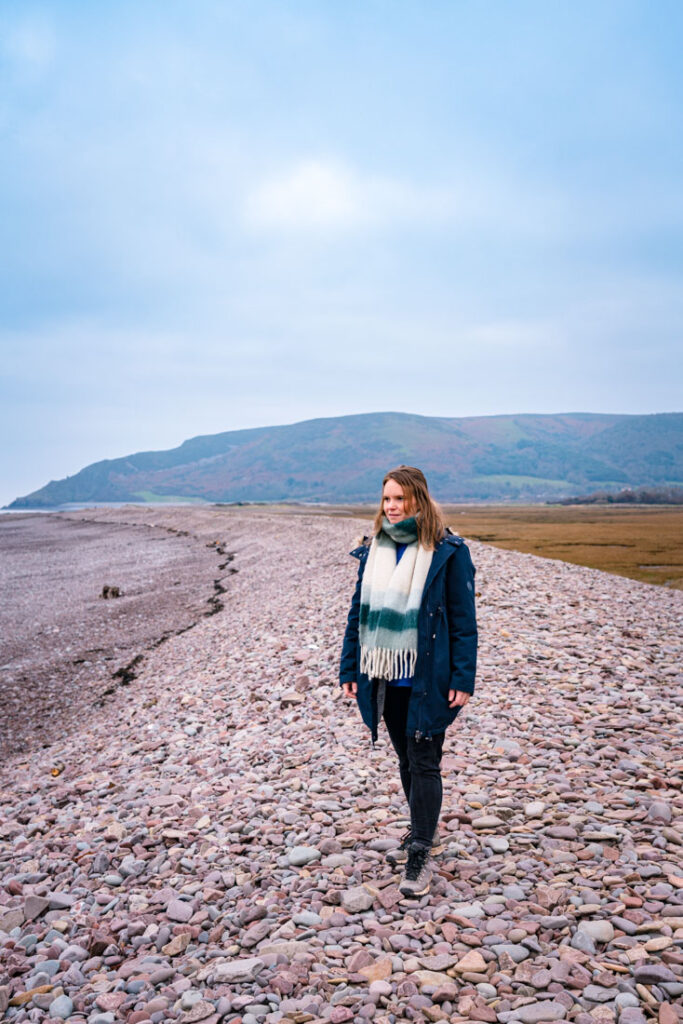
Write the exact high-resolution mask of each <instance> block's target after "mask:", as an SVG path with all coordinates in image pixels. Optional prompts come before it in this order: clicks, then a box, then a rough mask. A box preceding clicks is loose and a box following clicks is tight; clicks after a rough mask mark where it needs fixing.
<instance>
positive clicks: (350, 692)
mask: <svg viewBox="0 0 683 1024" xmlns="http://www.w3.org/2000/svg"><path fill="white" fill-rule="evenodd" d="M342 690H343V691H344V696H345V697H355V696H356V694H357V693H358V683H342Z"/></svg>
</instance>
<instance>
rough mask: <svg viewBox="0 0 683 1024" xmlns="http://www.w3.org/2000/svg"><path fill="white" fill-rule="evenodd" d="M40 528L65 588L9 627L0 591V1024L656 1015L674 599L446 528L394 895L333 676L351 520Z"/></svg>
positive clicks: (393, 816) (662, 981)
mask: <svg viewBox="0 0 683 1024" xmlns="http://www.w3.org/2000/svg"><path fill="white" fill-rule="evenodd" d="M22 518H23V517H22ZM26 518H29V517H26ZM40 518H41V519H42V520H43V526H40V527H39V526H37V525H35V524H34V525H32V526H31V527H30V529H31V530H33V531H34V533H35V532H36V531H37V533H40V531H41V530H42V531H47V532H44V537H45V538H47V541H49V543H48V542H47V541H46V543H45V545H44V548H43V555H42V558H43V562H42V570H41V571H42V572H43V574H44V579H45V580H47V581H52V580H53V579H54V578H55V574H56V573H58V572H62V573H64V574H65V576H64V578H65V579H66V581H67V583H68V584H69V585H70V586H71V590H70V593H71V598H70V600H72V602H73V603H72V607H71V609H70V610H69V609H68V608H64V607H63V606H62V603H60V597H59V588H57V589H55V588H54V586H52V583H51V584H50V588H48V589H49V595H48V596H46V597H45V604H44V605H43V606H41V611H40V613H38V612H36V613H35V614H34V611H33V610H32V605H31V601H32V600H34V598H33V597H32V595H35V594H36V593H37V590H36V585H35V580H36V578H39V573H38V569H37V567H36V566H37V563H32V564H33V565H34V569H33V570H32V571H33V573H34V576H33V580H34V582H33V584H31V585H30V586H29V584H28V583H25V582H24V583H21V584H20V583H17V584H16V586H17V588H18V589H17V590H16V593H15V600H12V596H11V595H12V591H10V592H9V593H10V599H9V601H5V602H3V605H4V611H3V616H4V619H3V634H4V641H5V643H6V644H10V643H12V644H14V646H12V647H10V646H8V647H7V649H6V650H5V652H4V654H3V659H2V660H3V672H2V683H1V684H0V685H1V686H2V690H0V696H1V697H2V699H3V701H4V707H5V709H6V714H5V716H4V724H3V729H2V733H1V734H0V741H1V742H2V744H3V749H4V758H3V763H2V769H1V772H2V775H1V780H0V781H1V786H0V1015H4V1019H6V1020H8V1021H17V1022H19V1021H50V1022H56V1021H60V1020H70V1021H71V1020H72V1021H77V1022H81V1021H82V1022H86V1021H87V1022H88V1024H115V1022H118V1021H127V1022H130V1024H148V1022H151V1024H162V1022H164V1021H167V1020H174V1021H180V1022H187V1024H191V1022H205V1024H218V1022H219V1021H225V1022H235V1024H262V1022H266V1024H279V1022H282V1024H307V1022H312V1024H322V1022H332V1024H342V1022H346V1021H351V1022H354V1024H362V1022H367V1021H374V1022H377V1024H393V1022H395V1021H402V1020H412V1021H441V1020H443V1021H451V1022H464V1021H469V1020H475V1021H489V1022H492V1024H493V1022H501V1024H507V1022H508V1021H521V1022H524V1024H536V1022H543V1021H563V1020H566V1021H574V1022H576V1024H611V1022H618V1024H647V1022H649V1021H656V1022H657V1024H677V1022H679V1021H681V1020H683V793H682V787H681V782H682V781H683V686H681V683H682V682H683V657H682V653H683V651H682V649H683V639H682V638H683V628H682V627H683V614H682V613H683V593H682V592H681V591H676V590H672V589H667V588H664V587H656V586H652V585H648V584H643V583H639V582H636V581H632V580H629V579H626V578H623V577H618V576H613V575H610V574H607V573H604V572H600V571H598V570H593V569H588V568H585V567H582V566H576V565H569V564H567V563H564V562H560V561H555V560H551V559H544V558H540V557H537V556H534V555H527V554H521V553H517V552H513V551H504V550H500V549H497V548H494V547H492V546H489V545H486V544H481V543H477V542H469V541H468V543H469V547H470V551H471V554H472V558H473V561H474V564H475V566H476V569H477V574H476V589H477V613H478V622H479V630H480V648H479V669H478V674H477V687H476V693H475V695H474V697H473V698H472V699H471V700H470V702H469V704H468V705H467V706H466V708H465V709H464V710H463V711H462V712H461V713H460V714H459V716H458V718H457V720H456V723H455V724H454V726H453V727H452V728H451V729H450V730H449V731H448V733H447V737H446V743H445V746H444V760H443V766H442V768H443V777H444V803H443V811H442V817H441V825H440V829H441V833H442V837H443V839H444V842H445V850H444V852H443V853H441V854H440V855H438V856H437V857H436V858H435V859H434V864H433V866H434V880H433V884H432V888H431V891H430V893H429V894H428V895H426V896H424V897H422V898H421V899H418V900H406V899H404V898H403V897H402V896H401V894H400V893H399V890H398V884H397V883H398V880H399V876H398V875H397V874H396V873H395V872H393V870H392V869H391V868H390V866H389V865H388V864H387V863H386V861H385V853H386V851H387V850H388V849H390V848H392V847H395V846H397V845H398V843H399V841H400V838H401V836H402V834H403V832H404V830H405V827H406V824H407V818H406V814H407V807H406V805H405V801H404V798H403V794H402V791H401V789H400V785H399V781H398V772H397V769H396V766H395V763H394V754H393V751H392V749H391V748H390V744H389V741H388V737H387V735H386V732H384V731H381V732H380V742H379V743H378V745H377V746H376V747H375V748H374V750H373V749H372V748H371V745H370V740H369V734H368V732H367V730H366V729H365V727H364V726H363V725H362V723H361V721H360V717H359V715H358V713H357V710H356V708H355V707H354V706H353V703H352V702H349V701H347V700H345V699H344V698H343V697H342V695H341V693H340V690H339V687H338V685H337V667H338V659H339V652H340V647H341V640H342V635H343V631H344V625H345V622H346V614H347V609H348V604H349V601H350V598H351V593H352V590H353V586H354V582H355V578H356V570H357V562H356V561H355V560H354V559H352V558H350V557H349V556H348V552H349V551H350V549H351V548H352V547H353V546H354V543H355V541H356V538H357V537H358V536H359V535H360V534H362V533H364V532H367V531H368V529H369V523H368V522H365V521H363V520H354V519H349V518H335V517H333V516H327V515H321V514H318V513H307V512H306V511H301V512H291V513H282V514H278V513H275V512H272V511H267V510H265V509H264V510H262V509H258V508H250V509H244V510H241V509H239V508H219V507H215V508H214V507H195V508H163V509H160V508H144V507H132V506H131V507H127V508H117V509H103V508H101V509H92V510H82V511H73V512H66V513H64V512H63V513H59V516H58V520H59V521H57V517H52V516H42V517H40ZM16 529H19V525H18V524H17V526H16ZM26 529H29V527H28V526H27V527H26ZM50 531H51V532H50ZM115 538H118V540H115ZM161 538H165V539H164V540H163V542H162V540H161ZM17 543H18V542H17ZM22 543H24V548H23V551H24V555H23V557H24V559H25V564H28V562H26V559H28V558H29V554H28V553H27V552H29V551H30V549H32V544H29V543H27V542H26V537H25V538H24V541H23V542H22ZM65 545H67V546H68V545H70V546H68V550H69V558H68V559H67V558H66V556H65V555H64V554H63V552H64V551H65V550H66V547H65ZM103 545H114V547H112V548H111V549H110V551H109V554H108V555H107V556H106V558H103V556H102V546H103ZM155 545H156V547H155ZM33 546H35V545H33ZM162 552H163V553H162ZM93 566H94V567H95V571H91V570H92V568H93ZM124 569H125V572H124ZM105 570H106V571H107V574H106V578H105ZM115 570H117V571H116V572H115ZM118 570H120V571H118ZM4 571H5V572H11V573H13V574H14V576H13V577H12V578H15V577H16V579H17V580H20V579H21V580H25V579H26V578H27V574H26V573H23V574H22V572H21V565H20V559H19V555H18V554H17V556H16V558H15V560H14V562H13V563H12V567H11V568H10V569H7V568H5V570H4ZM36 574H38V575H36ZM126 574H127V575H126ZM28 575H29V576H30V573H29V574H28ZM110 577H111V578H110ZM119 578H120V579H121V580H125V581H126V582H125V584H124V585H123V586H122V590H123V594H122V596H120V597H118V598H115V599H111V600H105V599H103V598H101V597H100V596H99V591H100V590H101V587H102V585H103V584H104V583H112V584H117V583H118V581H119ZM67 589H68V588H67ZM5 591H6V594H7V588H5ZM10 607H11V609H12V610H11V611H8V608H10ZM12 616H13V619H11V617H12ZM11 621H13V622H14V628H13V629H11V630H10V632H11V638H10V640H8V634H7V629H8V628H9V626H11ZM50 623H51V624H52V626H51V628H52V635H51V636H52V642H51V636H50V633H49V632H47V628H48V625H49V624H50ZM8 624H9V625H8ZM55 627H57V628H58V633H55V632H54V629H55ZM22 631H23V632H22ZM57 636H58V637H59V643H58V644H55V641H54V638H55V637H57ZM36 638H40V639H39V640H38V641H37V646H36V644H35V643H34V640H36ZM67 648H68V650H67ZM87 650H89V651H91V652H94V653H91V655H90V656H87V655H84V653H83V652H84V651H87ZM81 659H82V660H81ZM84 661H87V662H89V664H85V665H84ZM75 662H77V664H73V663H75ZM122 668H123V669H127V671H124V672H121V673H119V674H118V675H115V673H116V672H117V671H118V670H119V669H122ZM32 693H33V694H35V696H34V698H33V701H32V700H31V694H32ZM9 712H11V714H10V713H9Z"/></svg>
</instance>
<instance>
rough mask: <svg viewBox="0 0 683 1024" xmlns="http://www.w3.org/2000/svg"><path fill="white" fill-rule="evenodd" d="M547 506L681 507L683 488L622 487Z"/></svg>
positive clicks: (561, 500) (558, 501)
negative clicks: (617, 489)
mask: <svg viewBox="0 0 683 1024" xmlns="http://www.w3.org/2000/svg"><path fill="white" fill-rule="evenodd" d="M546 504H547V505H683V487H676V486H675V485H671V486H669V487H623V488H622V489H621V490H620V491H593V492H592V493H591V494H580V495H577V496H575V497H572V498H556V499H554V500H553V501H548V502H546Z"/></svg>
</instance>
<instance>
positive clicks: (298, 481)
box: [7, 412, 683, 509]
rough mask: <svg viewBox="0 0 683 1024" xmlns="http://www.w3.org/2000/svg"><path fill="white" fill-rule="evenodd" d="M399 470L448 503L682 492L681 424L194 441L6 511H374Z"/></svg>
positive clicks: (427, 422) (605, 418) (475, 425)
mask: <svg viewBox="0 0 683 1024" xmlns="http://www.w3.org/2000/svg"><path fill="white" fill-rule="evenodd" d="M400 463H408V464H410V465H416V466H419V467H420V468H421V469H423V470H424V472H425V474H426V475H427V479H428V481H429V485H430V488H431V489H432V491H433V493H434V495H435V497H437V498H438V499H440V500H442V501H493V500H497V501H500V500H526V501H540V500H546V499H548V498H559V497H564V496H569V495H571V494H576V493H577V490H579V489H584V488H586V489H590V490H598V489H604V490H611V489H614V490H618V489H620V488H623V487H627V486H632V487H640V486H644V485H654V484H661V485H680V484H683V413H652V414H650V415H642V416H641V415H639V416H630V415H611V414H603V413H590V412H575V413H557V414H552V415H543V414H531V413H524V414H520V415H511V416H508V415H501V416H467V417H461V418H446V417H436V416H415V415H412V414H410V413H401V412H375V413H364V414H360V415H354V416H337V417H329V418H325V419H314V420H304V421H302V422H300V423H292V424H288V425H286V426H276V427H257V428H254V429H250V430H233V431H228V432H226V433H222V434H211V435H206V436H203V437H194V438H192V439H191V440H188V441H184V442H183V444H181V445H179V446H178V447H177V448H172V449H169V450H168V451H158V452H138V453H137V454H135V455H127V456H124V457H123V458H119V459H106V460H104V461H102V462H94V463H92V465H89V466H86V467H85V468H84V469H82V470H81V471H80V472H79V473H77V474H76V475H75V476H71V477H66V479H64V480H53V481H51V482H50V483H48V484H46V485H45V486H44V487H41V488H40V490H37V491H34V492H33V493H32V494H28V495H25V496H24V497H21V498H17V499H16V500H15V501H13V502H12V503H11V504H10V505H9V506H7V507H8V508H11V509H17V508H26V509H37V508H47V507H53V506H56V505H62V504H66V503H70V502H76V503H83V502H86V503H87V502H91V501H92V502H98V501H99V502H109V501H111V502H119V501H131V502H141V501H159V500H173V499H184V500H186V499H195V500H201V501H211V502H230V501H324V502H360V501H374V500H375V499H376V497H377V494H378V491H379V488H380V485H381V479H382V475H383V474H384V473H385V472H386V470H387V469H390V468H391V467H392V466H396V465H398V464H400Z"/></svg>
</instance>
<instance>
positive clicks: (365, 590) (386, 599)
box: [359, 516, 432, 679]
mask: <svg viewBox="0 0 683 1024" xmlns="http://www.w3.org/2000/svg"><path fill="white" fill-rule="evenodd" d="M397 544H407V547H406V549H405V551H404V553H403V557H402V558H401V561H400V562H398V564H397V562H396V545H397ZM431 563H432V552H431V551H427V550H426V549H425V548H423V547H422V546H421V545H420V544H418V541H417V522H416V521H415V518H414V517H411V518H410V519H404V520H402V522H400V523H390V522H389V520H388V519H387V518H386V516H384V518H383V519H382V529H381V531H380V532H379V533H378V534H377V535H376V536H375V537H374V538H373V541H372V544H371V545H370V553H369V555H368V560H367V563H366V565H365V571H364V573H363V582H362V584H361V592H360V619H359V639H360V670H361V672H363V673H365V675H367V676H369V677H370V678H371V679H400V678H409V677H411V676H413V675H414V674H415V662H416V661H417V616H418V612H419V610H420V604H421V603H422V591H423V590H424V585H425V582H426V580H427V573H428V572H429V567H430V565H431Z"/></svg>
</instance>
